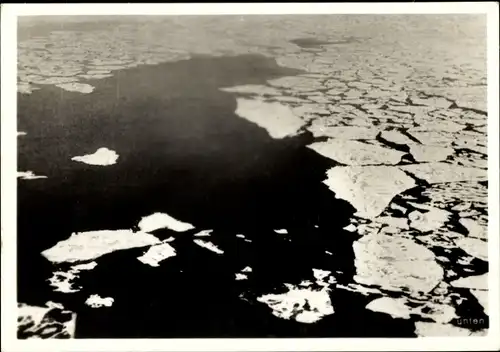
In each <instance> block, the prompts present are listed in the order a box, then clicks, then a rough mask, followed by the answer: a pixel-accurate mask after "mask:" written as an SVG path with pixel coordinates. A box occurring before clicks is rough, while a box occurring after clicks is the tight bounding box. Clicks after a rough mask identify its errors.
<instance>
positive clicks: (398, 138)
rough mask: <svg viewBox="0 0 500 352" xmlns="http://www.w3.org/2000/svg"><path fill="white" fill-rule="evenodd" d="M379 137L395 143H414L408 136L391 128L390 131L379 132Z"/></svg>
mask: <svg viewBox="0 0 500 352" xmlns="http://www.w3.org/2000/svg"><path fill="white" fill-rule="evenodd" d="M380 137H381V138H382V139H384V140H386V141H388V142H391V143H395V144H401V145H404V144H412V143H415V142H414V141H413V140H411V139H410V138H409V137H408V136H405V135H404V134H402V133H401V132H398V131H395V130H391V131H382V133H381V134H380Z"/></svg>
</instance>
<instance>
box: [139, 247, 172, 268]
mask: <svg viewBox="0 0 500 352" xmlns="http://www.w3.org/2000/svg"><path fill="white" fill-rule="evenodd" d="M176 254H177V253H176V252H175V249H174V248H173V247H172V246H171V245H169V244H168V243H161V244H157V245H154V246H151V247H149V249H148V251H147V252H145V253H144V254H143V255H142V256H140V257H137V259H138V260H139V261H140V262H142V263H144V264H147V265H150V266H153V267H158V266H160V264H159V263H160V262H161V261H163V260H165V259H168V258H170V257H174V256H175V255H176Z"/></svg>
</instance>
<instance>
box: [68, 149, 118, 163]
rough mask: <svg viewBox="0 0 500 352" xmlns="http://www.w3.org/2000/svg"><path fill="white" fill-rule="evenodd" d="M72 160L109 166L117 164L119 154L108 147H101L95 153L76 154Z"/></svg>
mask: <svg viewBox="0 0 500 352" xmlns="http://www.w3.org/2000/svg"><path fill="white" fill-rule="evenodd" d="M71 160H73V161H78V162H81V163H85V164H88V165H100V166H108V165H114V164H116V161H117V160H118V154H116V152H115V151H113V150H110V149H108V148H99V149H97V151H96V152H95V153H93V154H88V155H83V156H75V157H73V158H71Z"/></svg>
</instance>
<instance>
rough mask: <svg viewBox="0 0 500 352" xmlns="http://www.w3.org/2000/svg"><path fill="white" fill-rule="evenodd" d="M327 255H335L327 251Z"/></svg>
mask: <svg viewBox="0 0 500 352" xmlns="http://www.w3.org/2000/svg"><path fill="white" fill-rule="evenodd" d="M325 253H326V254H328V255H333V253H332V252H330V251H325Z"/></svg>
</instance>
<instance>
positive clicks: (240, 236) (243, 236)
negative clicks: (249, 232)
mask: <svg viewBox="0 0 500 352" xmlns="http://www.w3.org/2000/svg"><path fill="white" fill-rule="evenodd" d="M236 237H238V238H245V235H242V234H241V233H239V234H237V235H236Z"/></svg>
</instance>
